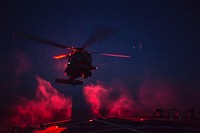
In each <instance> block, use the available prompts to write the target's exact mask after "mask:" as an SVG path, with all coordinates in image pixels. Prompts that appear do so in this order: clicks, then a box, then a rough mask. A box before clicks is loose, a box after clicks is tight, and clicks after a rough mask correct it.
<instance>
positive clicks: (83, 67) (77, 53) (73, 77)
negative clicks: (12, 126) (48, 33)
mask: <svg viewBox="0 0 200 133" xmlns="http://www.w3.org/2000/svg"><path fill="white" fill-rule="evenodd" d="M112 34H114V31H113V30H105V29H104V30H102V29H100V30H96V31H95V32H94V33H93V34H92V35H91V36H90V38H89V39H88V40H87V41H86V42H85V43H84V44H83V45H82V47H78V48H76V47H71V46H67V45H63V44H61V43H57V42H53V41H51V40H48V39H45V38H41V37H39V36H35V35H32V34H28V33H24V32H16V33H14V37H21V38H24V39H26V40H31V41H35V42H38V43H43V44H46V45H51V46H54V47H58V48H62V49H66V50H70V51H71V52H68V53H64V54H59V55H55V56H53V58H55V59H63V58H68V61H67V67H66V68H65V70H64V73H65V75H66V76H67V78H66V79H63V78H56V79H55V82H56V83H61V84H71V85H82V84H83V81H82V80H78V78H80V77H82V78H85V79H87V78H89V77H91V76H92V71H94V70H96V69H97V67H95V66H93V65H92V54H100V55H103V56H113V57H121V58H128V57H130V56H129V55H124V54H114V53H99V52H92V51H87V50H86V48H87V47H89V46H91V45H93V44H95V43H97V42H100V41H102V40H103V39H105V38H107V37H109V36H111V35H112Z"/></svg>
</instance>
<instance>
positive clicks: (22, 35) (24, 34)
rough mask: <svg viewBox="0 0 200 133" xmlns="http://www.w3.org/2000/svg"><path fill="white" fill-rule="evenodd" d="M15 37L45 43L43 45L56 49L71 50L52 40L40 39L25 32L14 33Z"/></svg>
mask: <svg viewBox="0 0 200 133" xmlns="http://www.w3.org/2000/svg"><path fill="white" fill-rule="evenodd" d="M14 37H21V38H24V39H27V40H31V41H35V42H40V43H43V44H47V45H51V46H55V47H59V48H64V49H66V48H71V47H69V46H66V45H63V44H60V43H56V42H53V41H51V40H48V39H44V38H41V37H38V36H35V35H31V34H27V33H23V32H16V33H14Z"/></svg>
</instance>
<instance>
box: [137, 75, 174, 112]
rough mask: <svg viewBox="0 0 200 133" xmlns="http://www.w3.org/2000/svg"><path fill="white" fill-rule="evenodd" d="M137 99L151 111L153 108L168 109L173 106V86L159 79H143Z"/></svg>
mask: <svg viewBox="0 0 200 133" xmlns="http://www.w3.org/2000/svg"><path fill="white" fill-rule="evenodd" d="M138 97H139V101H140V104H141V105H142V107H143V108H144V109H146V110H150V111H153V110H155V108H163V109H169V108H174V107H175V106H177V105H175V103H174V102H175V100H176V99H175V88H174V87H173V86H172V85H171V84H170V83H167V82H166V81H165V82H163V81H162V80H160V79H154V80H153V79H152V80H149V79H148V80H147V79H145V80H144V81H143V83H142V85H141V86H140V90H139V94H138Z"/></svg>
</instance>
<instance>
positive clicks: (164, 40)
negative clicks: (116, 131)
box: [0, 0, 200, 121]
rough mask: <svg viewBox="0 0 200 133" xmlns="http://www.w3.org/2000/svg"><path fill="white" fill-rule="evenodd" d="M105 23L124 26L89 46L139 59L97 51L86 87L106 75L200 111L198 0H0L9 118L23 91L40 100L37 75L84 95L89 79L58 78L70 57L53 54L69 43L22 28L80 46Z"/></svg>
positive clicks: (0, 53) (3, 105) (0, 66)
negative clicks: (54, 44) (59, 81)
mask: <svg viewBox="0 0 200 133" xmlns="http://www.w3.org/2000/svg"><path fill="white" fill-rule="evenodd" d="M104 28H105V29H113V30H115V31H116V33H115V34H114V35H112V36H110V37H108V38H106V39H104V40H102V41H100V42H98V43H96V44H94V45H92V46H91V47H89V48H88V49H87V50H91V51H95V52H105V53H119V54H127V55H130V56H131V58H116V57H106V56H101V55H93V65H94V66H97V67H98V70H96V71H94V72H93V73H92V77H91V78H89V79H88V80H84V85H83V86H87V85H91V84H93V85H95V84H98V83H99V82H101V83H102V84H104V85H105V86H109V87H113V88H115V87H119V86H120V87H121V88H123V89H124V90H126V91H127V92H128V93H129V94H130V95H131V97H132V98H133V99H134V100H135V101H137V100H140V101H143V99H144V98H143V99H141V95H140V94H141V88H145V89H143V90H146V91H152V93H153V94H152V93H150V94H151V96H148V97H152V99H151V98H150V99H148V100H152V103H153V102H154V100H159V99H155V98H154V94H156V93H162V92H163V93H164V92H166V93H167V92H170V94H169V95H170V97H173V100H172V104H169V105H170V106H166V108H179V109H187V108H192V109H195V110H196V111H198V110H200V103H199V101H200V52H199V51H200V45H199V44H200V39H199V37H200V5H199V3H198V1H196V0H190V1H189V0H175V1H174V0H168V1H166V0H152V1H150V0H123V1H120V0H98V1H97V0H82V1H81V0H80V1H78V0H59V1H54V0H51V1H49V0H39V1H27V0H19V1H11V0H8V1H4V2H1V4H0V38H1V39H0V62H1V63H0V72H1V75H0V79H1V80H0V91H1V93H0V111H1V112H2V113H1V114H0V118H1V121H3V120H4V119H6V118H7V117H10V116H11V114H12V113H10V111H8V110H10V109H12V106H14V105H15V104H19V100H20V99H21V98H22V97H23V98H27V99H34V97H35V91H36V88H37V84H38V83H37V80H36V77H37V76H39V77H41V78H42V79H44V80H46V81H48V82H50V83H51V84H52V86H53V87H55V88H56V89H57V90H58V92H60V93H62V94H63V95H65V96H71V95H73V96H75V97H76V96H77V97H79V96H80V95H82V88H83V86H70V85H60V84H56V83H54V80H55V78H56V77H57V78H60V77H61V78H62V77H64V75H63V72H64V69H65V65H66V62H67V60H55V59H53V58H52V56H54V55H56V54H60V53H65V52H66V50H63V49H59V48H56V47H52V46H48V45H43V44H40V43H37V42H32V41H28V40H25V39H22V38H14V37H13V34H14V33H15V32H26V33H29V34H33V35H37V36H40V37H43V38H47V39H49V40H52V41H55V42H59V43H62V44H66V45H69V46H74V47H80V46H82V45H83V44H84V43H85V42H86V41H87V39H88V38H89V37H90V36H91V35H92V33H93V32H94V31H96V30H97V29H104ZM139 47H140V48H139ZM148 87H149V89H148ZM112 95H115V91H113V94H112ZM116 95H120V94H116ZM166 96H168V95H166ZM170 97H166V100H170ZM144 101H145V100H144ZM143 105H144V104H143ZM146 107H148V106H146ZM163 107H165V106H163ZM158 108H159V107H158ZM145 109H147V108H145Z"/></svg>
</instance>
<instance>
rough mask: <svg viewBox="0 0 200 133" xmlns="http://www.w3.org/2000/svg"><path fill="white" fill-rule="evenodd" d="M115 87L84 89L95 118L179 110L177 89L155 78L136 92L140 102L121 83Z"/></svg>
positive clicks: (99, 84)
mask: <svg viewBox="0 0 200 133" xmlns="http://www.w3.org/2000/svg"><path fill="white" fill-rule="evenodd" d="M115 84H116V85H115V88H111V87H107V86H105V85H103V84H102V83H98V84H91V85H87V86H85V87H84V88H83V93H84V96H85V99H86V102H87V103H88V104H89V105H90V106H91V112H92V113H93V115H94V116H95V117H102V116H106V117H127V116H135V115H152V114H153V111H154V110H155V109H156V108H163V109H170V108H174V107H176V104H175V103H174V102H175V94H174V91H173V89H174V87H172V85H170V84H169V83H164V82H162V81H161V80H155V79H154V80H153V79H151V80H150V79H149V80H144V82H143V83H142V84H141V86H140V88H139V91H135V93H137V94H138V98H137V100H135V99H134V98H133V97H131V94H130V93H128V91H127V90H126V89H125V87H124V88H123V87H122V86H120V85H118V84H119V83H118V82H117V83H115ZM117 87H120V88H117ZM133 89H134V88H133ZM174 105H175V106H174Z"/></svg>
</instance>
